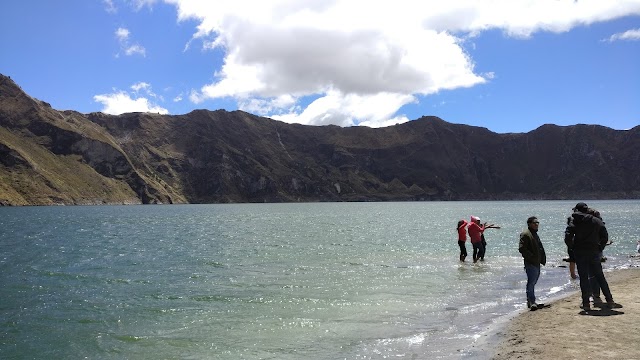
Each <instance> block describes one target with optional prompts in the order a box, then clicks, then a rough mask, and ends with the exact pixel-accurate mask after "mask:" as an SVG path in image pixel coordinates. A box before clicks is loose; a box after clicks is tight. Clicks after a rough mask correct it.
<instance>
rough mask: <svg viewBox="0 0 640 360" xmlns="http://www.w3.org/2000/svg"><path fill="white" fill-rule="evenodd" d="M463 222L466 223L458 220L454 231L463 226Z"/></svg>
mask: <svg viewBox="0 0 640 360" xmlns="http://www.w3.org/2000/svg"><path fill="white" fill-rule="evenodd" d="M465 222H466V221H464V220H460V221H458V227H456V229H459V228H460V226H462V225H464V223H465Z"/></svg>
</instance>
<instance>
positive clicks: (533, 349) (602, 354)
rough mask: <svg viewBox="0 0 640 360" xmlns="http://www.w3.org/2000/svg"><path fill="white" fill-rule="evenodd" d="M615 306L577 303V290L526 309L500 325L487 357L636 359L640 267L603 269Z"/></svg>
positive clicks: (638, 355)
mask: <svg viewBox="0 0 640 360" xmlns="http://www.w3.org/2000/svg"><path fill="white" fill-rule="evenodd" d="M605 276H606V278H607V282H608V283H609V287H610V288H611V293H612V295H613V299H614V300H615V302H616V303H617V304H619V306H617V307H614V308H613V309H605V308H603V309H600V308H597V307H592V310H591V311H589V312H585V311H583V310H582V309H580V307H579V306H580V304H581V302H582V301H581V297H580V292H579V291H576V292H575V293H572V294H570V295H569V296H567V297H564V298H562V299H559V300H556V301H554V302H552V303H550V306H549V307H545V308H544V309H540V310H537V311H524V312H522V313H521V314H519V315H518V316H516V317H514V318H513V319H512V320H511V321H510V322H509V323H508V324H507V325H506V326H505V327H504V328H503V329H501V330H500V331H498V333H497V334H496V335H497V337H496V338H497V346H495V347H493V349H492V350H491V352H492V353H493V355H492V356H491V359H494V360H507V359H580V360H582V359H640V346H639V344H638V342H639V341H640V296H639V295H640V268H632V269H624V270H615V271H612V272H605Z"/></svg>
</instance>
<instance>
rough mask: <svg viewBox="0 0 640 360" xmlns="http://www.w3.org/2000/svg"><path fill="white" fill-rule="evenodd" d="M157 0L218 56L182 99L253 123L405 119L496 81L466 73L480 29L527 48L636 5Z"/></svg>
mask: <svg viewBox="0 0 640 360" xmlns="http://www.w3.org/2000/svg"><path fill="white" fill-rule="evenodd" d="M165 2H167V3H171V4H174V5H175V6H176V9H177V12H178V18H179V20H181V21H183V20H196V22H197V23H198V25H197V28H196V30H195V33H194V35H193V39H192V40H191V41H190V42H189V44H191V43H192V42H193V41H195V40H199V41H202V44H203V48H205V49H212V48H216V49H221V50H223V51H224V53H225V56H224V61H223V64H222V66H221V67H220V68H218V69H215V79H214V81H213V82H211V83H209V84H204V85H203V86H202V87H201V88H200V89H197V90H194V91H192V93H191V95H190V97H189V98H190V99H191V101H193V102H196V103H200V102H203V101H206V100H208V99H219V98H233V99H235V100H236V101H237V102H238V105H239V107H240V108H242V109H244V110H247V111H252V112H255V113H257V114H259V115H264V116H269V117H272V118H276V119H280V120H283V121H289V122H299V123H303V124H311V125H321V124H337V125H343V126H349V125H358V124H363V125H364V124H366V125H367V126H386V125H388V124H390V123H397V122H403V121H406V119H405V118H404V117H403V115H401V114H398V112H399V111H400V109H401V107H402V106H404V105H406V104H408V103H412V102H416V101H420V100H421V99H424V98H425V97H426V96H428V95H430V94H434V93H437V92H439V91H443V90H449V89H457V88H464V87H473V86H477V85H480V84H483V83H486V82H488V81H491V80H492V79H494V78H496V77H498V76H499V74H495V73H493V72H487V73H483V74H479V73H476V72H475V64H474V61H473V59H472V58H471V57H470V55H469V53H467V51H465V48H464V46H465V41H466V40H467V39H468V38H471V37H474V36H477V35H478V34H480V33H481V32H483V31H487V30H492V29H498V30H500V31H503V32H504V33H505V34H507V35H508V36H513V37H518V38H523V39H526V38H528V37H530V36H532V35H533V34H534V33H536V32H539V31H549V32H557V33H559V32H565V31H569V30H570V29H572V28H574V27H576V26H585V25H589V24H592V23H595V22H601V21H607V20H611V19H614V18H617V17H621V16H626V15H630V14H640V2H639V1H638V0H619V1H611V2H610V1H601V0H581V1H574V0H538V1H529V0H495V1H490V2H489V1H472V0H450V1H440V0H424V1H415V0H397V1H393V2H390V1H383V0H371V1H367V2H357V1H340V0H333V1H329V0H322V1H321V0H262V1H250V0H235V1H215V2H207V1H195V0H165ZM189 44H187V46H188V45H189ZM311 98H312V99H313V100H312V101H310V102H308V103H304V102H303V101H304V100H308V99H311Z"/></svg>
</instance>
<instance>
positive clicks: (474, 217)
mask: <svg viewBox="0 0 640 360" xmlns="http://www.w3.org/2000/svg"><path fill="white" fill-rule="evenodd" d="M471 222H474V223H476V224H480V218H479V217H477V216H471Z"/></svg>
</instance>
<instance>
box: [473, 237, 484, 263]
mask: <svg viewBox="0 0 640 360" xmlns="http://www.w3.org/2000/svg"><path fill="white" fill-rule="evenodd" d="M471 245H473V262H476V261H478V259H481V258H484V245H482V242H481V241H479V242H476V243H471Z"/></svg>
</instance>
